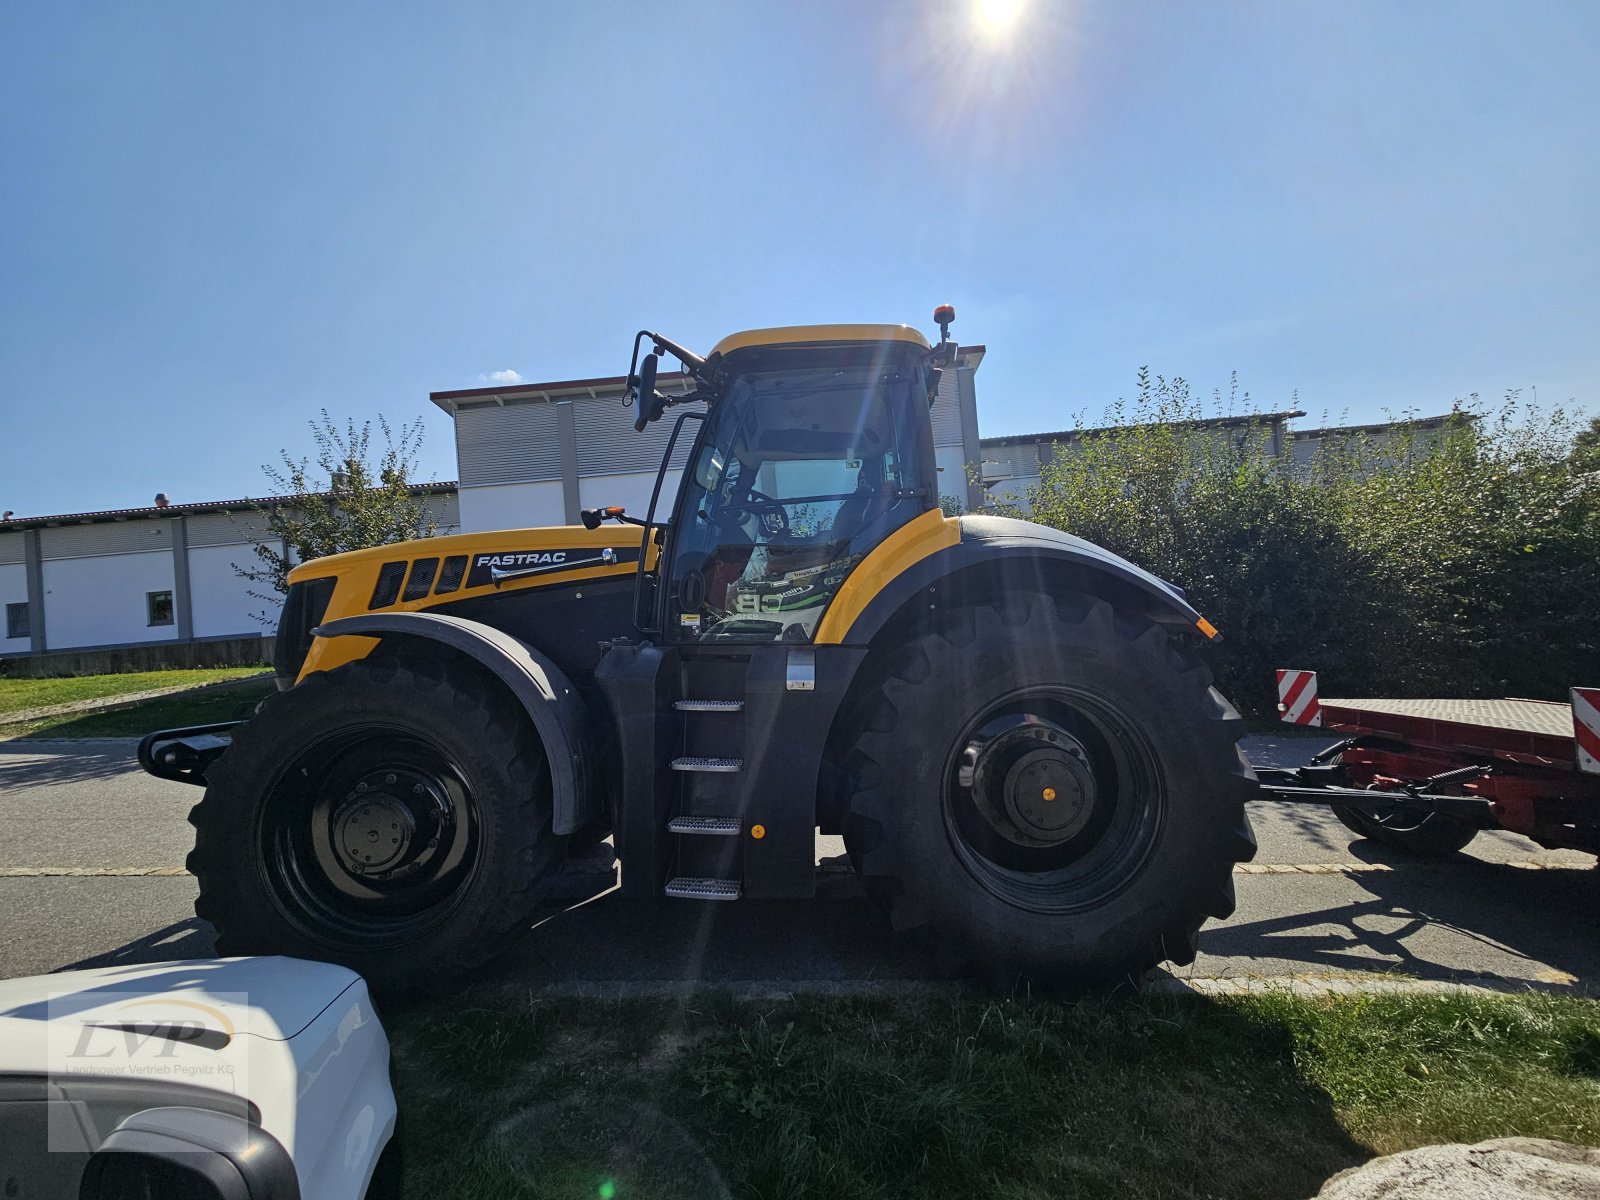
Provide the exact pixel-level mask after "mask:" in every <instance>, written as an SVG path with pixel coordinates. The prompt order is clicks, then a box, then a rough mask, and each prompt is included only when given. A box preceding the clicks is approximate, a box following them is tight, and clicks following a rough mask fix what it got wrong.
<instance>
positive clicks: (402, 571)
mask: <svg viewBox="0 0 1600 1200" xmlns="http://www.w3.org/2000/svg"><path fill="white" fill-rule="evenodd" d="M409 565H410V564H409V563H403V562H389V563H384V564H383V569H382V570H381V571H379V572H378V582H377V585H376V586H375V587H374V588H373V589H372V599H371V600H369V601H368V602H367V607H368V608H388V607H389V605H391V604H393V603H394V602H395V601H396V600H397V599H399V597H400V585H401V584H402V583H403V582H405V577H406V567H407V566H409Z"/></svg>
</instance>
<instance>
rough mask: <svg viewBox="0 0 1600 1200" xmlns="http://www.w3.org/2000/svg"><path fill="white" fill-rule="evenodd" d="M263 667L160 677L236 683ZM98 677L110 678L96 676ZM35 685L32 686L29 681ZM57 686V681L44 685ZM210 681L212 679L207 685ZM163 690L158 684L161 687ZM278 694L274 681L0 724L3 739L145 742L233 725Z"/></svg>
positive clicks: (192, 672)
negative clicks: (148, 737)
mask: <svg viewBox="0 0 1600 1200" xmlns="http://www.w3.org/2000/svg"><path fill="white" fill-rule="evenodd" d="M260 672H261V668H259V667H247V668H228V669H227V671H226V672H223V671H162V672H153V674H161V675H209V676H212V677H213V678H218V677H220V678H237V677H238V676H240V675H256V674H260ZM97 678H107V677H106V676H97ZM29 682H31V681H29ZM45 682H54V681H45ZM202 682H209V680H202ZM158 686H159V685H158ZM274 690H276V686H275V684H274V683H273V681H272V680H271V679H270V678H269V679H264V680H262V681H261V682H260V683H258V684H249V685H241V686H239V687H235V688H224V689H222V690H221V691H217V692H210V693H202V694H200V695H198V696H169V697H158V698H156V699H154V700H145V701H143V702H142V703H139V704H135V705H133V706H131V707H129V708H122V709H117V710H116V711H115V712H97V713H86V714H84V715H82V716H64V717H47V718H45V719H44V720H41V721H27V722H22V723H19V724H12V725H0V737H29V738H104V737H143V736H144V735H145V734H147V733H150V732H151V731H153V730H156V729H171V728H173V727H175V726H178V725H207V724H211V723H213V722H217V721H231V720H233V719H234V718H235V717H242V716H248V715H249V714H250V712H251V710H252V709H254V708H255V706H256V704H257V703H258V702H260V700H261V699H262V698H263V697H264V696H266V695H267V694H268V693H269V692H272V691H274Z"/></svg>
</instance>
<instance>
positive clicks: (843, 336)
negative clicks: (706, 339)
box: [707, 325, 929, 357]
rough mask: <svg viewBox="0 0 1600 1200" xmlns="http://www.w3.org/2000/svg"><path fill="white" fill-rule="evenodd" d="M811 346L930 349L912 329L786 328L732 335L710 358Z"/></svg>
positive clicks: (756, 330) (905, 327)
mask: <svg viewBox="0 0 1600 1200" xmlns="http://www.w3.org/2000/svg"><path fill="white" fill-rule="evenodd" d="M811 342H831V343H838V342H905V343H907V344H909V345H913V346H919V347H921V348H922V349H924V350H926V349H928V348H929V347H928V339H927V338H925V337H923V336H922V334H921V333H920V332H919V331H918V330H915V329H913V328H911V326H909V325H783V326H779V327H777V328H775V329H746V330H745V331H744V332H742V333H731V334H729V335H728V336H727V337H725V338H723V339H722V340H721V341H720V342H718V343H717V344H716V345H715V346H713V347H712V348H711V354H710V355H708V356H707V357H715V356H717V355H720V354H731V353H733V352H734V351H735V350H745V349H749V348H750V347H753V346H795V345H801V344H804V343H811Z"/></svg>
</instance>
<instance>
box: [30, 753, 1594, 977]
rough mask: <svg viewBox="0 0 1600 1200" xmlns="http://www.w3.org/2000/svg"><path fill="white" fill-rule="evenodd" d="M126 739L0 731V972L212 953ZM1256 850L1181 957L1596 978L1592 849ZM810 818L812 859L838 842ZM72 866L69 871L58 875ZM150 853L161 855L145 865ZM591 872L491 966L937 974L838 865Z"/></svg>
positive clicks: (506, 969)
mask: <svg viewBox="0 0 1600 1200" xmlns="http://www.w3.org/2000/svg"><path fill="white" fill-rule="evenodd" d="M1320 745H1321V743H1320V742H1317V741H1314V740H1309V739H1301V738H1281V739H1280V738H1265V737H1256V738H1251V739H1249V741H1248V742H1247V745H1246V752H1247V753H1248V754H1249V756H1250V757H1251V759H1252V761H1255V762H1258V763H1273V764H1277V765H1286V764H1290V763H1293V762H1296V761H1301V760H1303V759H1304V757H1306V756H1308V755H1309V754H1310V753H1312V752H1313V751H1314V750H1315V749H1316V748H1318V747H1319V746H1320ZM132 751H133V746H132V743H130V742H0V829H3V830H4V831H5V832H4V836H3V838H0V914H3V916H0V930H3V938H0V976H14V975H28V974H39V973H43V972H48V971H53V970H58V969H61V968H64V967H69V966H84V965H104V964H112V963H121V962H145V961H159V960H162V959H170V958H184V957H193V956H198V955H205V954H209V953H210V952H211V949H212V941H211V933H210V929H209V927H207V926H206V925H205V924H204V922H201V921H198V920H196V919H195V917H194V916H193V912H192V905H193V901H194V894H195V884H194V880H193V879H192V878H190V877H188V876H186V875H183V874H181V873H179V872H181V870H182V865H183V859H184V855H185V853H186V852H187V850H188V847H189V842H190V829H189V826H188V824H187V823H186V822H185V820H184V817H185V814H186V813H187V812H188V809H189V806H190V805H191V804H192V803H193V802H194V801H195V800H196V799H197V798H198V792H197V791H196V790H195V789H193V788H190V787H187V786H185V785H182V784H175V783H166V782H163V781H160V780H156V779H151V778H149V777H148V776H145V775H143V774H142V773H140V772H139V770H138V768H137V767H136V766H135V765H134V764H133V761H132ZM1251 816H1252V820H1253V821H1254V824H1255V828H1256V836H1257V840H1258V842H1259V844H1260V850H1259V852H1258V854H1257V856H1256V860H1255V862H1254V863H1253V864H1250V865H1249V866H1248V867H1247V868H1245V869H1242V870H1241V872H1240V873H1239V874H1238V876H1237V878H1236V883H1237V891H1238V897H1239V907H1238V911H1237V912H1236V913H1235V914H1234V916H1233V917H1232V918H1231V919H1229V920H1227V921H1224V922H1212V923H1211V924H1210V925H1208V926H1207V927H1206V929H1205V930H1204V931H1203V932H1202V934H1201V939H1200V946H1201V954H1200V957H1199V958H1198V959H1197V961H1196V962H1195V964H1194V965H1193V966H1192V967H1188V968H1183V969H1181V970H1178V971H1176V972H1175V973H1176V974H1178V975H1179V976H1181V977H1195V978H1204V979H1212V978H1221V979H1252V978H1272V979H1281V978H1285V977H1297V978H1306V977H1311V978H1323V977H1330V976H1332V977H1338V978H1342V979H1360V978H1363V977H1365V976H1366V975H1368V974H1370V973H1375V972H1377V973H1383V972H1391V973H1392V972H1398V973H1400V974H1402V975H1404V976H1407V977H1412V978H1420V979H1426V980H1472V981H1475V982H1489V983H1492V984H1494V983H1497V984H1500V985H1502V986H1506V987H1513V988H1515V987H1522V986H1527V985H1529V984H1537V985H1542V986H1546V987H1551V988H1554V989H1556V990H1563V991H1565V990H1571V991H1574V992H1579V991H1581V992H1587V993H1589V994H1600V911H1597V910H1600V878H1597V876H1596V872H1595V870H1594V858H1593V856H1590V855H1584V854H1577V853H1572V852H1551V851H1544V850H1540V849H1539V848H1538V847H1536V846H1535V845H1534V844H1533V843H1531V842H1529V841H1526V840H1525V839H1523V838H1520V837H1517V836H1515V835H1512V834H1504V833H1486V834H1481V835H1479V837H1478V838H1477V839H1476V840H1475V841H1474V842H1473V844H1472V845H1471V846H1470V847H1469V848H1468V851H1467V853H1465V854H1463V855H1460V856H1456V857H1455V858H1453V859H1450V860H1448V861H1442V862H1418V861H1416V860H1410V859H1407V858H1405V857H1404V856H1402V855H1400V854H1397V853H1395V852H1393V851H1389V850H1386V849H1384V848H1383V847H1381V846H1377V845H1375V844H1373V843H1370V842H1367V841H1365V840H1363V839H1359V838H1356V837H1355V835H1353V834H1351V833H1350V832H1349V831H1348V830H1346V829H1345V828H1344V826H1342V825H1340V824H1339V823H1338V822H1337V821H1336V820H1334V819H1333V817H1332V816H1330V815H1327V814H1325V813H1321V812H1318V811H1317V810H1315V809H1297V808H1290V807H1289V806H1283V805H1274V804H1254V805H1252V806H1251ZM842 852H843V846H842V844H841V843H840V841H839V839H836V838H819V840H818V853H819V858H823V859H826V858H827V857H829V856H833V855H837V854H841V853H842ZM64 872H69V873H64ZM152 872H167V873H165V874H159V873H155V874H153V873H152ZM602 886H603V883H601V882H597V880H596V877H595V876H593V875H589V876H580V875H574V876H572V877H570V878H569V879H568V880H567V881H566V887H567V890H568V891H569V892H572V893H573V895H574V896H581V895H584V894H587V893H596V894H592V895H591V896H590V898H588V899H586V900H582V901H581V902H578V903H576V904H574V905H572V906H571V907H552V908H551V909H550V911H549V912H548V914H547V915H546V916H545V917H544V918H543V919H542V920H541V921H540V923H539V924H538V925H537V927H536V928H535V929H534V930H533V931H532V932H531V933H530V934H529V935H528V936H527V937H526V938H525V939H523V940H522V942H520V943H519V945H518V946H517V947H516V949H515V950H513V951H512V952H511V953H510V954H509V955H507V956H506V957H505V958H503V959H502V960H501V961H500V962H499V963H498V964H496V965H495V966H494V967H492V968H490V970H489V971H488V972H487V973H486V974H485V977H484V982H493V981H496V980H502V981H507V982H511V981H516V982H529V983H541V984H542V983H556V984H562V985H569V986H577V987H591V986H592V987H595V988H598V989H600V990H604V989H605V988H607V987H609V986H611V985H613V984H617V985H621V984H628V985H630V986H636V985H637V984H638V983H639V982H640V981H652V982H653V981H669V982H670V981H683V982H693V981H696V980H709V981H717V982H741V983H756V984H773V985H779V986H781V985H783V984H785V983H790V982H797V981H808V982H813V983H815V982H816V981H824V982H826V981H835V982H837V983H838V984H840V985H841V986H843V987H855V986H860V985H861V983H862V981H889V982H891V983H892V982H894V981H906V980H920V979H931V978H936V973H935V971H934V969H933V966H932V964H931V962H930V961H929V960H928V957H927V956H926V954H925V953H924V952H922V951H921V950H919V949H917V948H916V947H915V946H913V945H911V944H908V943H907V942H906V941H904V940H903V939H900V938H897V937H895V936H894V935H893V934H892V933H891V932H890V930H889V928H888V924H887V921H886V920H885V919H884V918H883V917H882V915H881V914H880V913H879V912H878V911H877V910H876V909H875V908H873V907H872V906H871V905H870V904H869V903H868V902H867V901H866V900H865V899H864V897H863V896H862V894H861V892H860V889H859V887H858V885H857V884H856V882H855V880H854V878H853V877H851V876H850V875H849V874H848V872H845V871H842V870H828V871H825V872H824V874H823V876H822V878H821V882H820V885H819V894H818V897H817V899H815V900H813V901H795V902H779V901H765V902H740V903H737V904H714V903H699V902H690V901H663V902H661V903H658V904H637V903H630V902H625V901H623V900H621V899H620V898H619V897H618V896H617V895H616V894H615V893H605V892H603V891H600V890H599V889H600V888H601V887H602Z"/></svg>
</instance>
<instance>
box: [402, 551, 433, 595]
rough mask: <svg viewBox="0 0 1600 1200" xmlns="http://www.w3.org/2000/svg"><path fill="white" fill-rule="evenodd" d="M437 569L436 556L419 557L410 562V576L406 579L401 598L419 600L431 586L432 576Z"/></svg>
mask: <svg viewBox="0 0 1600 1200" xmlns="http://www.w3.org/2000/svg"><path fill="white" fill-rule="evenodd" d="M438 569H439V560H438V559H437V558H419V559H417V561H416V562H414V563H412V564H411V577H410V578H409V579H407V580H406V591H405V595H404V596H402V597H401V599H403V600H421V599H422V598H423V597H424V596H426V595H427V594H428V589H429V588H431V587H432V586H433V576H434V573H435V572H436V571H438Z"/></svg>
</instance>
